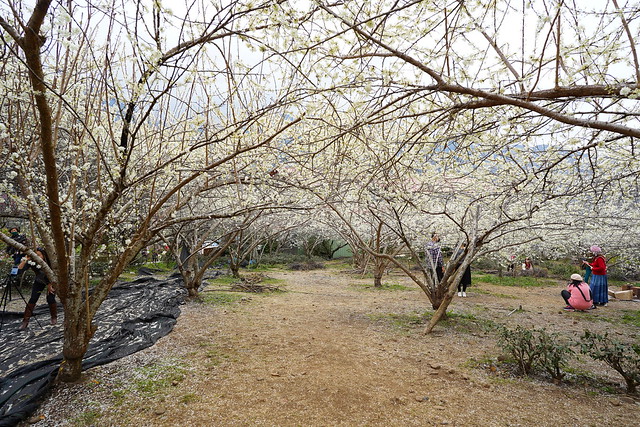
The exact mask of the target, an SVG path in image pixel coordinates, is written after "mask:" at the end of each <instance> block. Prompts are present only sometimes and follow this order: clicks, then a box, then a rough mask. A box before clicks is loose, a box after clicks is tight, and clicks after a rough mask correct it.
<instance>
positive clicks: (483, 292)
mask: <svg viewBox="0 0 640 427" xmlns="http://www.w3.org/2000/svg"><path fill="white" fill-rule="evenodd" d="M473 292H474V293H476V294H482V295H490V296H492V297H497V298H506V299H518V297H515V296H513V295H507V294H501V293H498V292H489V291H485V290H484V289H478V288H474V289H473Z"/></svg>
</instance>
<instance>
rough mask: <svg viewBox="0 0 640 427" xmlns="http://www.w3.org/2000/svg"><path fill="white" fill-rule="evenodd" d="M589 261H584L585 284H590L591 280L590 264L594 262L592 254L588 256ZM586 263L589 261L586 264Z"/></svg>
mask: <svg viewBox="0 0 640 427" xmlns="http://www.w3.org/2000/svg"><path fill="white" fill-rule="evenodd" d="M587 257H588V258H587V259H584V260H582V261H583V263H582V267H583V268H584V283H589V279H590V278H591V266H590V265H589V264H588V263H589V262H593V256H591V254H590V253H588V254H587ZM584 261H587V262H586V263H585V262H584Z"/></svg>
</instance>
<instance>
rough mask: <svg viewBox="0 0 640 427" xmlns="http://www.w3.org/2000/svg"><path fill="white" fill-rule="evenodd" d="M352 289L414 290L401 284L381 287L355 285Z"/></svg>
mask: <svg viewBox="0 0 640 427" xmlns="http://www.w3.org/2000/svg"><path fill="white" fill-rule="evenodd" d="M351 286H352V287H354V288H356V289H357V290H361V291H371V290H373V291H411V290H413V289H412V288H410V287H409V286H405V285H401V284H399V283H383V284H382V286H380V287H375V286H373V284H372V283H366V284H362V283H353V284H352V285H351Z"/></svg>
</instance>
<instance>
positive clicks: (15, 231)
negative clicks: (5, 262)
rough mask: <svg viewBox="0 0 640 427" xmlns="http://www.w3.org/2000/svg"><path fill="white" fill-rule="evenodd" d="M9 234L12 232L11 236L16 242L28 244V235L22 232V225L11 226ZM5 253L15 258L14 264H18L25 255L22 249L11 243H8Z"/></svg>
mask: <svg viewBox="0 0 640 427" xmlns="http://www.w3.org/2000/svg"><path fill="white" fill-rule="evenodd" d="M9 234H11V238H12V239H13V240H15V241H16V242H18V243H20V244H23V245H26V244H27V237H26V236H25V235H24V234H20V227H11V228H10V229H9ZM5 253H6V254H7V255H9V256H10V257H11V258H13V265H14V266H16V265H18V264H20V261H21V260H22V256H23V255H24V254H23V253H22V251H21V250H20V249H17V248H15V247H13V246H11V245H7V248H6V249H5Z"/></svg>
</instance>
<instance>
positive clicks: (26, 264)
mask: <svg viewBox="0 0 640 427" xmlns="http://www.w3.org/2000/svg"><path fill="white" fill-rule="evenodd" d="M36 254H37V255H38V256H39V257H40V258H41V259H42V260H43V261H44V262H46V263H47V265H51V264H50V263H49V256H48V255H47V252H46V251H45V250H44V249H43V248H37V249H36ZM27 268H31V269H32V270H34V271H35V273H36V277H35V279H34V281H33V286H32V287H31V298H29V301H28V302H27V306H26V308H25V310H24V316H23V319H22V324H21V325H20V329H27V327H28V326H29V319H30V318H31V316H32V314H33V310H34V309H35V307H36V303H37V302H38V299H39V298H40V294H41V293H42V291H44V289H45V288H46V289H47V304H49V312H50V313H51V324H52V325H55V324H56V323H58V306H57V305H56V295H55V289H54V288H53V285H54V284H53V282H51V281H50V280H49V278H48V277H47V274H46V273H45V271H44V269H43V268H42V267H41V266H40V265H38V264H37V263H35V262H34V261H33V260H32V259H31V258H30V257H29V256H28V255H27V256H25V257H24V258H23V259H22V262H20V265H18V275H20V274H22V272H23V271H24V270H26V269H27Z"/></svg>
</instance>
